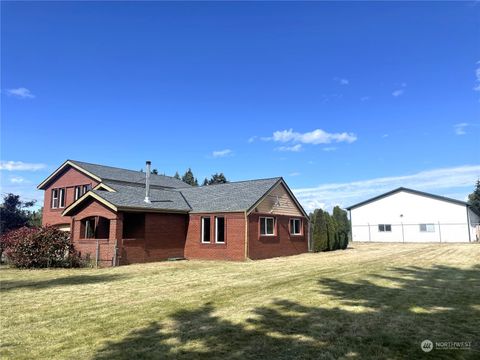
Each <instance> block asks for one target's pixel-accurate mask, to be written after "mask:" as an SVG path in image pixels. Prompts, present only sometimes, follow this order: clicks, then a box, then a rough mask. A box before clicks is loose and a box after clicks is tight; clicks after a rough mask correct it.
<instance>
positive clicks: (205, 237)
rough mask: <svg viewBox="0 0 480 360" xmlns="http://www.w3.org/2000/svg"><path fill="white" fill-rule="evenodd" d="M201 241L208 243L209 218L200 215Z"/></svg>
mask: <svg viewBox="0 0 480 360" xmlns="http://www.w3.org/2000/svg"><path fill="white" fill-rule="evenodd" d="M202 243H207V244H208V243H210V218H209V217H202Z"/></svg>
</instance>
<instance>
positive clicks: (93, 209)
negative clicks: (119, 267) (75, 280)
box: [71, 199, 123, 266]
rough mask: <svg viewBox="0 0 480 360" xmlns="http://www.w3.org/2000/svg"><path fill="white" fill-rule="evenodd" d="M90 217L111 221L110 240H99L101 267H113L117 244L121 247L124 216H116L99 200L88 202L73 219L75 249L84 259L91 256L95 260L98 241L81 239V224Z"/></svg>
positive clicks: (72, 230)
mask: <svg viewBox="0 0 480 360" xmlns="http://www.w3.org/2000/svg"><path fill="white" fill-rule="evenodd" d="M90 216H101V217H104V218H106V219H109V220H110V232H109V236H108V239H99V240H98V245H99V250H100V252H99V259H100V261H99V265H100V266H111V265H112V260H113V259H114V256H115V243H117V246H118V247H121V239H122V229H123V220H122V214H121V213H119V214H116V213H115V212H114V211H113V210H111V209H109V208H108V207H106V206H104V205H103V204H101V203H100V202H98V201H97V200H94V199H92V200H87V201H86V203H85V205H84V206H82V208H81V209H80V210H79V211H78V212H77V213H75V215H74V216H73V217H72V223H71V234H72V242H73V245H74V246H75V249H76V250H77V251H79V252H80V254H81V256H82V257H84V258H85V257H87V256H88V255H89V257H90V259H92V260H95V257H96V249H97V240H96V239H81V238H80V236H81V235H80V232H81V222H82V220H83V219H85V218H87V217H90Z"/></svg>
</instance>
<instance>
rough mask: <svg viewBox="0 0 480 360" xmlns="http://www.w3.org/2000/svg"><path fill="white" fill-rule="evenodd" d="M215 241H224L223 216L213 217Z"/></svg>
mask: <svg viewBox="0 0 480 360" xmlns="http://www.w3.org/2000/svg"><path fill="white" fill-rule="evenodd" d="M215 242H216V243H219V244H224V243H225V218H224V217H215Z"/></svg>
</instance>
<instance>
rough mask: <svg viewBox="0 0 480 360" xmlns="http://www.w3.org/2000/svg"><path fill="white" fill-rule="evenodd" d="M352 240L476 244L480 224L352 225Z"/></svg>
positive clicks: (479, 234)
mask: <svg viewBox="0 0 480 360" xmlns="http://www.w3.org/2000/svg"><path fill="white" fill-rule="evenodd" d="M352 240H353V241H365V242H368V241H370V242H438V243H442V242H449V243H450V242H476V241H480V223H474V224H467V223H440V222H437V223H426V224H425V223H423V224H407V223H406V224H404V223H399V224H361V225H352Z"/></svg>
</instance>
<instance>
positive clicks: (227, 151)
mask: <svg viewBox="0 0 480 360" xmlns="http://www.w3.org/2000/svg"><path fill="white" fill-rule="evenodd" d="M230 155H232V150H230V149H225V150H218V151H214V152H213V153H212V156H213V157H214V158H219V157H225V156H230Z"/></svg>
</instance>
